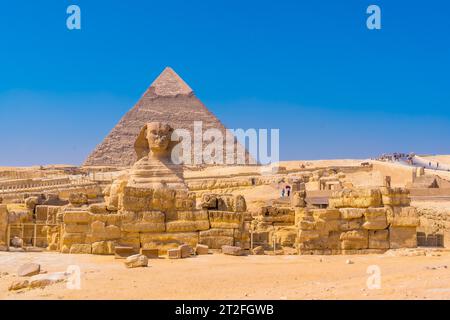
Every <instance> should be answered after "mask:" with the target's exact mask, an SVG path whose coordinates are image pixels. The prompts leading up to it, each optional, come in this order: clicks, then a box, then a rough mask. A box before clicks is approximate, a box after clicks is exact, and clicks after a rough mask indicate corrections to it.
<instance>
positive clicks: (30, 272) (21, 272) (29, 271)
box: [17, 263, 41, 277]
mask: <svg viewBox="0 0 450 320" xmlns="http://www.w3.org/2000/svg"><path fill="white" fill-rule="evenodd" d="M40 271H41V265H40V264H38V263H25V264H23V265H21V266H20V267H19V269H17V275H18V276H19V277H30V276H34V275H36V274H39V272H40Z"/></svg>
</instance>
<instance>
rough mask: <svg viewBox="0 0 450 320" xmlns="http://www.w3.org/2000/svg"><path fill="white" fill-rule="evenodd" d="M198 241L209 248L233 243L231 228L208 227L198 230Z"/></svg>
mask: <svg viewBox="0 0 450 320" xmlns="http://www.w3.org/2000/svg"><path fill="white" fill-rule="evenodd" d="M199 243H201V244H204V245H207V246H208V247H209V248H211V249H220V248H222V246H223V245H230V246H232V245H234V230H233V229H219V228H214V229H209V230H206V231H200V232H199Z"/></svg>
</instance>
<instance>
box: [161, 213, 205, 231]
mask: <svg viewBox="0 0 450 320" xmlns="http://www.w3.org/2000/svg"><path fill="white" fill-rule="evenodd" d="M170 220H171V221H168V222H167V223H166V230H167V232H191V231H202V230H208V229H209V227H210V224H209V219H208V212H207V211H206V210H183V211H177V212H175V213H174V214H173V215H171V217H170Z"/></svg>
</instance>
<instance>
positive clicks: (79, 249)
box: [69, 243, 92, 254]
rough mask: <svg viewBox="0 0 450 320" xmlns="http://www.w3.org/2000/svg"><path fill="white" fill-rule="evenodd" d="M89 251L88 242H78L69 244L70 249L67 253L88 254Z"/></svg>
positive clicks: (90, 249)
mask: <svg viewBox="0 0 450 320" xmlns="http://www.w3.org/2000/svg"><path fill="white" fill-rule="evenodd" d="M91 252H92V247H91V245H90V244H80V243H76V244H72V245H71V246H70V251H69V253H74V254H80V253H85V254H90V253H91Z"/></svg>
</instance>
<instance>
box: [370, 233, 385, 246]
mask: <svg viewBox="0 0 450 320" xmlns="http://www.w3.org/2000/svg"><path fill="white" fill-rule="evenodd" d="M369 249H389V230H370V231H369Z"/></svg>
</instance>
